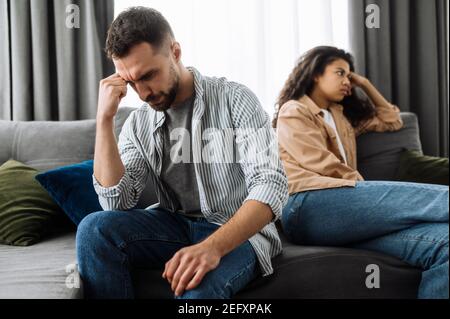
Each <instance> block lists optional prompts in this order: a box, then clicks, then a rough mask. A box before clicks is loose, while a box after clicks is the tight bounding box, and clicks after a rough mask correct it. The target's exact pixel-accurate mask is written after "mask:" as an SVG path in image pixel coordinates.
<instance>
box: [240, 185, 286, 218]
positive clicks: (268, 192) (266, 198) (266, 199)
mask: <svg viewBox="0 0 450 319" xmlns="http://www.w3.org/2000/svg"><path fill="white" fill-rule="evenodd" d="M279 193H280V192H277V191H276V190H274V188H273V185H270V186H269V185H262V184H261V185H256V186H255V187H253V188H252V189H251V191H250V193H249V194H248V196H247V198H246V199H245V201H244V202H246V201H248V200H257V201H259V202H261V203H264V204H267V205H269V206H270V208H271V209H272V212H273V214H274V215H275V217H274V218H273V219H272V222H275V221H277V220H278V219H279V218H280V217H281V211H282V209H283V206H284V204H285V203H286V202H287V199H288V197H287V196H283V195H280V194H279Z"/></svg>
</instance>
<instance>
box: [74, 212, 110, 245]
mask: <svg viewBox="0 0 450 319" xmlns="http://www.w3.org/2000/svg"><path fill="white" fill-rule="evenodd" d="M114 213H118V212H114V211H98V212H94V213H91V214H89V215H87V216H86V217H85V218H83V219H82V221H81V222H80V224H79V225H78V228H77V234H76V244H77V247H80V246H84V244H86V243H89V245H88V246H89V247H93V246H94V245H95V243H96V242H98V240H99V239H100V238H98V237H99V236H100V235H102V236H105V235H107V234H108V232H109V231H111V230H113V229H115V226H114V225H113V224H114V223H116V222H117V219H116V218H114Z"/></svg>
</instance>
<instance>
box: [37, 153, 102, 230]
mask: <svg viewBox="0 0 450 319" xmlns="http://www.w3.org/2000/svg"><path fill="white" fill-rule="evenodd" d="M93 164H94V161H93V160H89V161H84V162H81V163H78V164H73V165H68V166H64V167H59V168H56V169H53V170H49V171H46V172H43V173H40V174H38V175H36V180H37V181H38V182H39V183H40V184H41V185H42V186H43V187H44V188H45V189H46V190H47V192H48V193H49V194H50V196H51V197H52V198H53V200H54V201H55V202H56V203H57V204H58V205H59V206H60V207H61V208H62V209H63V210H64V212H65V213H66V214H67V216H68V217H69V218H70V219H71V220H72V221H73V222H74V223H75V225H77V226H78V224H79V223H80V222H81V220H82V219H83V218H84V217H86V216H87V215H88V214H90V213H93V212H97V211H101V210H103V209H102V207H101V206H100V203H99V202H98V196H97V193H96V192H95V190H94V185H92V174H93V171H94V168H93Z"/></svg>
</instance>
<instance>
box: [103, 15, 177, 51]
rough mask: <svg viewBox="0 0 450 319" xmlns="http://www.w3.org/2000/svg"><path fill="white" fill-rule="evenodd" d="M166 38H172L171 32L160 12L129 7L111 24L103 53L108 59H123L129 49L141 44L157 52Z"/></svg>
mask: <svg viewBox="0 0 450 319" xmlns="http://www.w3.org/2000/svg"><path fill="white" fill-rule="evenodd" d="M168 37H172V38H174V35H173V31H172V28H171V27H170V25H169V23H168V22H167V20H166V19H165V18H164V17H163V15H162V14H161V13H160V12H158V11H156V10H155V9H152V8H147V7H130V8H128V9H126V10H124V11H123V12H121V13H120V14H119V15H118V16H117V18H116V19H115V20H114V21H113V22H112V23H111V25H110V27H109V29H108V34H107V38H106V47H105V52H106V54H107V56H108V58H110V59H112V58H113V57H115V58H120V57H124V56H125V55H127V53H128V51H129V50H130V49H131V47H133V46H134V45H136V44H139V43H142V42H147V43H150V44H151V45H152V46H153V48H154V49H156V50H158V49H160V48H161V47H162V46H163V44H164V43H165V41H166V40H167V38H168Z"/></svg>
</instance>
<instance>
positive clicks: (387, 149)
mask: <svg viewBox="0 0 450 319" xmlns="http://www.w3.org/2000/svg"><path fill="white" fill-rule="evenodd" d="M400 116H401V117H402V120H403V128H402V129H401V130H399V131H395V132H382V133H379V132H370V133H366V134H363V135H361V136H359V137H358V138H357V140H356V141H357V158H358V171H359V172H360V173H361V175H362V176H363V177H364V179H366V180H390V181H392V180H394V179H395V177H396V174H397V170H398V165H399V161H400V156H401V154H402V152H403V151H404V150H405V149H407V150H416V151H418V152H422V146H421V143H420V137H419V124H418V121H417V116H416V115H415V114H414V113H407V112H402V113H400Z"/></svg>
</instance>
